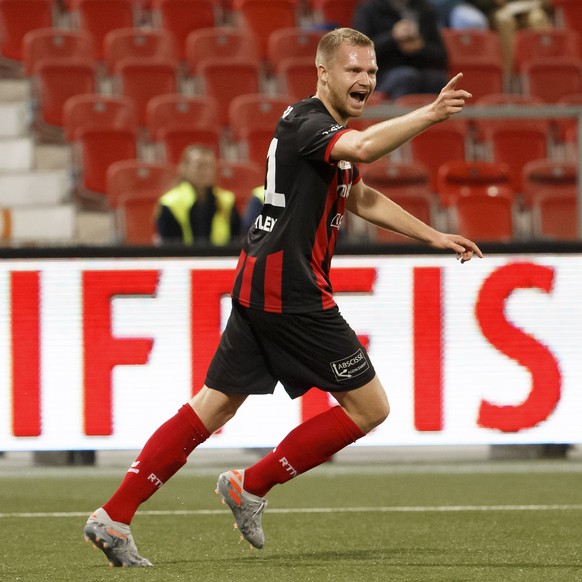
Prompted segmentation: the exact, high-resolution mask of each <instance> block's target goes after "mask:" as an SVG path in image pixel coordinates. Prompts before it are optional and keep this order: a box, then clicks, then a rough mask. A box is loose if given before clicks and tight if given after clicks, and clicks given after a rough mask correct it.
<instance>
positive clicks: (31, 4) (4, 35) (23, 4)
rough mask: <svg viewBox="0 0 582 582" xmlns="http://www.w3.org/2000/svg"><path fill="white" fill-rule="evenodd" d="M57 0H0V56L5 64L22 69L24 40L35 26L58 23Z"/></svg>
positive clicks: (47, 26)
mask: <svg viewBox="0 0 582 582" xmlns="http://www.w3.org/2000/svg"><path fill="white" fill-rule="evenodd" d="M55 12H56V0H0V56H1V57H2V61H3V63H2V64H4V65H7V66H10V65H11V66H12V67H13V68H14V69H15V70H18V69H20V65H21V63H22V58H23V54H22V41H23V39H24V36H25V34H26V33H27V32H30V31H31V30H34V29H35V28H50V27H52V26H54V25H55V24H56V15H55Z"/></svg>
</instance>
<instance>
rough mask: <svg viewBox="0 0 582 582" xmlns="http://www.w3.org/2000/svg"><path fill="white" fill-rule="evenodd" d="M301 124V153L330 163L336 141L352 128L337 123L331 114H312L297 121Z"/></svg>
mask: <svg viewBox="0 0 582 582" xmlns="http://www.w3.org/2000/svg"><path fill="white" fill-rule="evenodd" d="M297 123H298V124H299V127H298V130H297V140H298V142H299V143H298V146H299V152H300V153H301V155H302V156H304V157H305V158H308V159H310V160H315V161H320V162H326V163H329V162H330V155H331V150H332V148H333V144H334V143H335V142H336V140H337V139H338V138H339V137H340V135H342V134H343V133H345V132H346V131H352V130H351V128H348V127H345V126H344V125H341V124H339V123H337V122H336V121H335V120H334V119H333V118H332V117H331V116H330V115H329V114H327V113H324V112H318V111H314V112H310V115H305V116H302V117H299V118H298V119H297Z"/></svg>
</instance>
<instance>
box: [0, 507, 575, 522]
mask: <svg viewBox="0 0 582 582" xmlns="http://www.w3.org/2000/svg"><path fill="white" fill-rule="evenodd" d="M462 511H468V512H471V511H582V504H549V505H408V506H406V505H405V506H389V507H295V508H276V507H274V508H270V509H269V510H268V513H269V514H273V513H278V514H283V515H287V514H292V513H423V512H424V513H431V512H436V513H454V512H462ZM224 513H228V511H227V510H226V509H190V510H188V509H178V510H167V511H166V510H158V511H155V510H152V511H140V512H139V515H143V516H147V515H150V516H160V515H166V516H171V515H176V516H179V515H186V516H188V515H194V516H195V515H221V514H224ZM87 515H88V513H87V512H79V511H56V512H14V513H0V519H2V518H10V517H12V518H27V517H28V518H30V517H33V518H34V517H36V518H40V517H86V516H87Z"/></svg>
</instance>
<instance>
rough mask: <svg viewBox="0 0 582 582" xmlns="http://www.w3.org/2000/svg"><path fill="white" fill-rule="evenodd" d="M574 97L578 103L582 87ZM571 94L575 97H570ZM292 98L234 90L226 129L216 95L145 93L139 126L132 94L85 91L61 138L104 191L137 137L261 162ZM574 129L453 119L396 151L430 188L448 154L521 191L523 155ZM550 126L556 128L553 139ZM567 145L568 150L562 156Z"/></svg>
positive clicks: (553, 146) (411, 102)
mask: <svg viewBox="0 0 582 582" xmlns="http://www.w3.org/2000/svg"><path fill="white" fill-rule="evenodd" d="M434 97H435V96H434V95H411V96H406V97H403V98H401V99H399V100H398V101H397V104H399V105H402V106H412V107H418V106H420V105H423V104H425V103H428V102H429V101H431V100H432V99H434ZM576 97H577V102H578V103H580V104H582V94H578V95H577V96H576ZM573 99H574V96H572V102H573ZM290 102H291V99H290V97H289V96H285V95H279V96H265V95H262V94H258V93H251V94H245V95H240V96H238V97H235V98H234V99H233V100H232V102H231V103H230V106H229V108H228V125H227V126H226V128H227V129H222V128H221V124H220V113H219V106H218V103H217V102H216V100H214V99H213V98H211V97H205V96H185V95H181V94H178V93H168V94H164V95H159V96H156V97H153V98H152V99H150V100H149V102H148V104H147V108H146V120H145V125H144V126H143V128H140V119H139V116H138V114H137V111H136V107H135V102H134V101H133V100H132V99H131V98H130V97H128V96H123V95H120V96H115V97H105V96H102V95H99V94H91V93H89V94H82V95H76V96H73V97H71V98H69V99H67V101H66V102H65V106H64V113H63V124H64V131H65V138H66V140H67V141H68V142H69V143H77V144H82V149H83V151H84V152H85V153H83V155H82V156H81V158H80V159H79V165H80V166H82V167H85V171H84V179H83V184H82V185H83V187H84V188H86V189H89V190H94V191H97V192H103V191H104V184H105V170H106V167H107V164H109V163H111V161H114V160H116V159H123V158H124V157H133V156H134V155H136V153H137V152H138V150H139V146H140V143H145V144H146V145H150V146H153V153H154V155H155V157H156V158H157V159H160V160H164V161H167V162H170V163H177V162H178V160H179V159H180V157H181V154H182V151H183V149H184V148H185V147H186V146H187V145H189V144H192V143H201V144H205V145H207V146H208V147H210V148H212V149H213V150H214V151H215V152H216V154H217V155H218V156H219V157H225V155H228V154H230V155H229V157H234V158H236V159H238V160H239V161H243V162H246V161H249V162H252V163H256V164H258V165H263V164H264V160H265V152H266V151H267V150H268V147H269V143H270V141H271V139H272V135H273V130H274V127H275V125H276V123H277V120H278V119H279V117H280V116H281V114H282V112H283V111H284V110H285V108H286V107H287V106H288V104H289V103H290ZM481 103H483V104H485V105H488V104H500V103H506V104H510V105H511V106H517V107H519V106H522V105H529V106H530V107H532V111H535V102H528V101H527V100H526V99H525V98H521V99H520V98H518V97H516V96H514V95H504V94H501V95H491V96H488V97H485V98H483V99H482V100H481ZM373 122H374V119H366V120H362V121H360V122H359V124H360V126H365V125H367V124H371V123H373ZM576 130H577V124H576V120H574V119H565V120H564V119H556V120H552V119H547V118H537V119H536V118H531V119H516V120H511V119H510V120H508V119H502V120H495V119H486V120H480V119H476V120H469V119H466V118H463V119H452V120H449V121H448V122H447V123H443V124H437V125H435V126H433V127H431V128H430V129H429V130H427V131H425V132H424V133H422V134H421V135H419V136H417V137H416V138H415V139H414V140H412V141H411V142H410V143H409V144H406V145H405V146H403V148H401V150H400V151H399V152H398V155H399V156H401V157H402V158H403V159H406V160H409V161H414V162H419V163H422V164H423V165H424V167H425V168H426V171H427V173H428V175H429V181H430V182H429V184H430V186H431V188H432V190H433V191H437V175H438V170H439V168H440V166H441V165H442V164H443V163H444V162H446V161H448V160H471V159H483V160H489V161H503V162H505V163H506V164H507V165H508V167H509V170H510V175H511V186H512V188H513V189H514V190H515V191H516V192H521V191H522V190H523V175H522V169H523V166H524V165H525V164H526V163H527V162H528V161H530V160H534V159H539V158H551V157H566V158H569V159H574V158H575V155H576V147H577V142H575V141H574V139H575V137H576ZM553 132H555V134H556V135H555V137H554V139H553V140H552V133H553ZM566 140H570V141H566ZM150 149H151V148H150ZM568 150H570V151H571V153H570V154H569V155H565V153H568Z"/></svg>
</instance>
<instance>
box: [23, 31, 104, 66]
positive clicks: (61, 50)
mask: <svg viewBox="0 0 582 582" xmlns="http://www.w3.org/2000/svg"><path fill="white" fill-rule="evenodd" d="M22 42H23V45H22V59H23V64H24V71H25V73H26V74H27V75H32V74H33V73H34V67H35V66H36V64H37V63H38V62H39V61H41V60H42V59H46V58H58V59H68V58H71V59H75V58H85V59H94V58H95V48H94V45H93V37H92V36H91V35H90V34H89V33H88V32H86V31H84V30H69V29H64V28H55V27H50V28H36V29H34V30H31V31H30V32H27V33H26V34H25V35H24V38H23V41H22Z"/></svg>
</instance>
